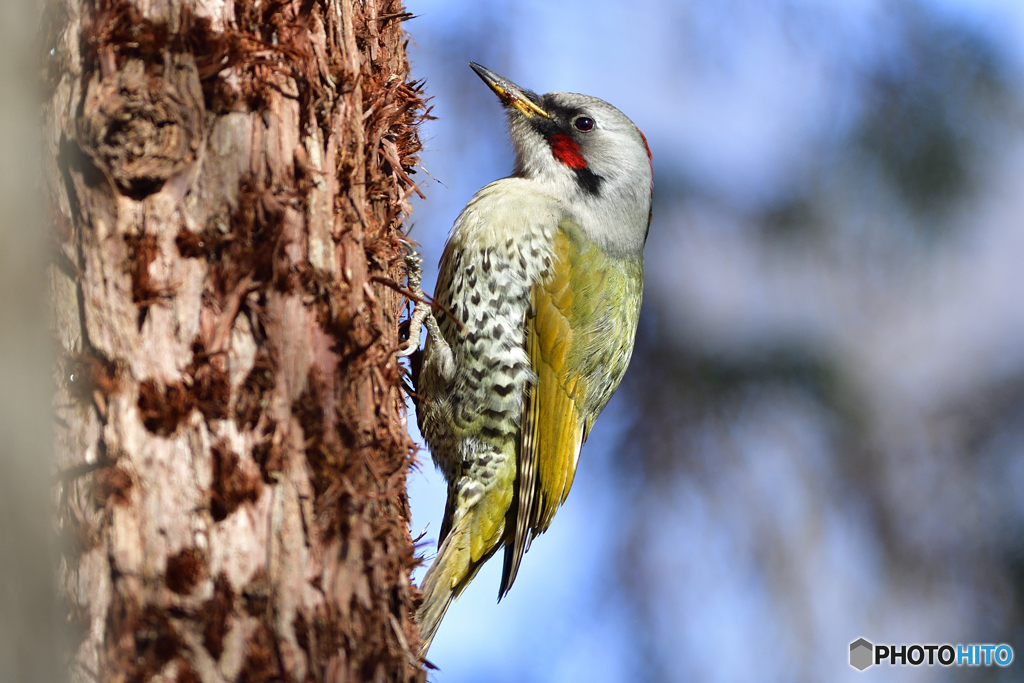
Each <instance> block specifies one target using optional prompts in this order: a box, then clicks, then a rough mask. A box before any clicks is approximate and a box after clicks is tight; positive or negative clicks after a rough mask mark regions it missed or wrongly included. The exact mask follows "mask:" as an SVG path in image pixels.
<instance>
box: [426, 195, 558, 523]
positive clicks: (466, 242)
mask: <svg viewBox="0 0 1024 683" xmlns="http://www.w3.org/2000/svg"><path fill="white" fill-rule="evenodd" d="M563 216H564V211H563V210H561V209H560V208H559V204H558V203H557V202H556V201H555V200H554V199H552V198H550V197H548V196H546V195H543V194H540V193H538V192H537V191H536V189H535V185H534V184H533V183H530V182H528V181H526V180H523V179H520V178H505V179H503V180H498V181H496V182H494V183H491V184H490V185H488V186H487V187H485V188H483V189H482V190H480V192H478V193H477V195H476V196H475V197H474V199H473V200H472V201H471V202H470V203H469V204H468V205H467V206H466V208H465V209H464V210H463V212H462V214H461V215H460V216H459V218H458V220H456V222H455V226H454V228H453V230H452V235H451V238H450V239H449V241H448V246H447V248H446V249H445V253H444V256H443V257H442V259H441V266H440V267H441V270H440V274H439V277H438V283H437V289H436V296H437V303H438V304H440V305H441V306H443V307H444V308H445V309H447V310H448V311H449V312H451V314H452V315H453V316H454V317H455V319H457V320H458V321H459V322H460V323H461V324H462V326H464V328H465V330H463V329H461V328H460V326H459V324H458V323H456V322H455V321H454V320H452V319H451V318H450V317H449V316H448V315H446V314H444V313H442V312H440V310H438V309H435V315H436V317H437V319H438V322H439V324H440V328H441V333H442V335H443V336H444V338H445V340H446V341H447V342H448V345H449V347H450V353H451V357H450V358H442V356H444V355H447V350H439V349H437V348H435V347H436V345H435V344H433V343H432V342H431V340H430V339H429V337H428V341H427V346H426V348H425V349H424V363H423V371H422V372H423V375H422V378H421V380H420V382H419V385H420V386H422V387H423V388H424V392H423V395H422V396H421V401H420V406H421V410H420V412H419V421H420V429H421V431H422V432H423V435H424V437H426V439H427V442H428V443H430V444H431V454H432V456H433V459H434V462H435V463H436V464H437V466H438V467H439V468H440V469H441V470H442V472H443V473H444V476H445V479H446V480H447V481H448V482H449V483H450V485H451V486H452V488H453V489H454V490H455V491H457V492H458V494H459V497H460V498H462V501H461V503H460V504H459V507H460V508H461V507H462V506H463V505H465V506H466V507H467V508H468V507H472V505H474V504H475V503H476V502H477V501H478V500H479V499H480V498H481V497H482V496H483V494H484V492H485V491H486V490H487V489H488V488H490V487H491V485H493V484H494V481H495V476H496V475H497V474H498V473H499V471H500V470H502V469H504V468H508V467H510V466H511V467H513V468H514V466H515V463H514V459H515V453H516V442H517V440H518V434H519V425H520V420H521V415H522V404H523V392H524V390H525V388H526V385H527V383H528V382H532V381H535V377H534V374H533V371H532V370H531V368H530V360H529V357H528V356H527V353H526V349H525V344H526V339H525V329H524V321H525V319H526V314H527V312H528V310H529V307H530V288H531V287H532V285H533V284H534V283H535V282H538V281H541V280H543V279H544V278H546V277H547V276H548V274H549V272H550V269H551V265H552V258H553V254H552V251H551V245H552V243H553V234H554V231H555V229H556V228H557V225H558V223H559V221H560V220H561V219H562V217H563ZM441 368H444V371H442V372H441V374H450V376H449V377H437V376H436V374H437V373H438V371H439V370H440V369H441ZM431 373H434V374H435V376H433V377H432V376H430V375H431ZM437 380H440V381H437ZM513 472H514V470H513ZM465 509H466V508H463V511H465ZM457 522H458V519H457V518H456V519H452V520H450V523H451V524H455V523H457ZM445 531H446V530H442V536H443V535H444V533H445Z"/></svg>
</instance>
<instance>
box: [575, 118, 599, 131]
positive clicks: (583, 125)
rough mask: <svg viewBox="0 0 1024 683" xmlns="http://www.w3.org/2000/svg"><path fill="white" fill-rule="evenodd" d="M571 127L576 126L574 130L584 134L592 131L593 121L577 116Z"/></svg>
mask: <svg viewBox="0 0 1024 683" xmlns="http://www.w3.org/2000/svg"><path fill="white" fill-rule="evenodd" d="M572 125H574V126H576V130H578V131H581V132H584V133H586V132H587V131H590V130H593V129H594V119H592V118H590V117H589V116H578V117H576V120H575V121H573V122H572Z"/></svg>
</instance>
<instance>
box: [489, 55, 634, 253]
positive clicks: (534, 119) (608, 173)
mask: <svg viewBox="0 0 1024 683" xmlns="http://www.w3.org/2000/svg"><path fill="white" fill-rule="evenodd" d="M470 66H471V67H472V68H473V70H474V71H475V72H476V73H477V75H478V76H480V78H482V79H483V81H484V82H485V83H486V84H487V85H488V86H490V88H491V90H493V91H494V92H495V94H497V95H498V97H499V99H501V101H502V103H503V104H504V105H505V108H506V110H507V111H508V119H509V130H510V132H511V136H512V144H513V145H514V146H515V151H516V164H515V170H514V172H513V175H515V176H519V177H523V178H528V179H530V180H534V181H536V182H538V183H539V184H540V185H541V187H542V188H543V191H545V192H547V193H549V194H551V195H552V196H554V197H555V198H557V199H559V200H561V201H562V202H563V204H565V205H566V207H567V208H569V209H570V210H571V211H572V212H573V213H574V214H575V216H574V217H575V219H576V220H577V222H579V224H580V225H581V227H582V228H583V229H584V230H585V231H586V232H587V233H588V234H590V236H591V238H592V239H595V240H597V241H598V242H600V243H601V244H602V245H603V246H604V247H605V248H606V249H608V250H609V251H612V252H622V253H639V252H642V251H643V245H644V242H645V241H646V238H647V229H648V226H649V224H650V216H651V192H652V189H653V171H652V166H651V151H650V148H649V147H648V146H647V139H646V138H645V137H644V134H643V133H641V132H640V129H639V128H637V127H636V125H635V124H634V123H633V122H632V121H630V120H629V118H628V117H627V116H626V115H625V114H623V113H622V112H621V111H619V110H618V109H616V108H615V107H613V106H612V105H610V104H608V103H607V102H605V101H604V100H600V99H598V98H596V97H590V96H589V95H578V94H576V93H564V92H551V93H547V94H546V95H537V94H536V93H534V92H532V91H530V90H526V89H525V88H520V87H519V86H517V85H516V84H515V83H513V82H512V81H510V80H508V79H507V78H505V77H503V76H499V75H498V74H496V73H494V72H493V71H491V70H489V69H486V68H484V67H482V66H480V65H479V64H475V63H473V62H470Z"/></svg>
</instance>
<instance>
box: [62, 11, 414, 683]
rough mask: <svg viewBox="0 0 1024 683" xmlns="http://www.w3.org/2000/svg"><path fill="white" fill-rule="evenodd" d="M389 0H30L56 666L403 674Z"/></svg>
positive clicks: (138, 671) (404, 154)
mask: <svg viewBox="0 0 1024 683" xmlns="http://www.w3.org/2000/svg"><path fill="white" fill-rule="evenodd" d="M407 16H408V15H407V14H405V13H404V11H403V9H402V7H401V5H400V2H398V1H397V0H308V1H300V0H273V1H268V0H264V1H263V2H241V1H239V2H235V3H223V2H219V1H215V0H168V1H163V0H158V1H151V0H56V2H55V3H54V4H53V5H52V6H51V7H50V8H49V11H48V14H47V18H46V22H45V26H44V29H45V30H44V33H45V34H46V40H47V41H48V43H47V53H48V54H49V56H48V58H47V59H48V62H47V69H46V73H45V77H46V79H47V86H48V92H47V98H48V99H47V106H46V108H45V120H44V126H45V134H46V143H47V145H48V151H49V154H48V155H47V156H48V158H47V159H46V163H47V164H48V167H47V169H46V173H47V177H48V181H49V185H48V187H49V190H50V192H51V202H50V203H51V223H52V225H53V226H54V234H55V242H56V244H55V250H54V251H55V265H54V266H53V267H52V268H51V277H50V286H51V289H52V298H53V302H54V307H53V309H54V329H55V330H56V334H57V337H58V341H59V348H60V351H61V354H62V355H61V358H60V359H59V361H58V364H57V371H56V379H57V389H56V398H55V403H56V410H57V416H58V433H57V458H58V467H59V471H60V480H59V486H58V492H57V493H58V499H59V500H58V503H59V507H58V511H59V525H60V529H61V531H62V533H63V535H64V541H65V550H64V555H63V561H62V567H61V570H62V573H61V581H62V594H63V598H64V599H65V600H66V604H67V609H68V619H69V623H71V624H72V627H73V629H74V633H73V634H72V636H71V646H72V662H71V667H72V669H71V673H72V679H73V680H78V681H94V680H97V679H99V680H104V681H108V680H109V681H144V680H176V681H266V680H295V681H306V680H314V681H325V680H326V681H371V680H372V681H407V680H408V681H411V680H422V679H423V671H422V668H421V665H420V664H419V663H418V662H417V661H416V658H415V656H414V654H413V653H415V652H416V649H417V646H418V633H417V631H416V628H415V625H414V624H413V623H412V622H411V620H410V616H409V615H410V613H411V609H412V608H413V606H414V600H415V599H416V590H415V587H414V586H413V585H412V583H411V582H410V578H409V572H410V570H411V568H412V567H413V566H414V565H415V563H416V558H415V553H414V548H413V544H412V542H411V539H410V537H409V533H408V525H407V522H408V518H409V510H408V505H407V501H406V497H405V477H406V471H407V468H408V466H409V464H410V462H411V458H412V450H413V449H412V444H411V442H410V440H409V437H408V434H407V432H406V429H405V418H406V416H405V412H404V406H403V400H402V395H401V391H400V384H401V370H400V368H399V366H398V364H397V362H396V359H395V356H394V351H395V349H396V347H397V344H398V341H399V339H398V329H397V327H398V326H397V321H398V317H399V314H400V311H401V307H402V298H401V295H400V294H398V293H397V292H396V291H395V288H394V286H393V281H394V280H397V279H399V278H400V276H401V254H402V248H401V244H400V236H399V233H398V229H399V227H400V220H401V217H402V215H403V212H404V211H405V210H406V209H407V208H408V207H407V203H406V200H407V198H408V195H409V193H410V192H411V191H414V189H415V187H414V185H413V184H412V181H411V180H410V179H409V175H408V174H409V173H411V172H412V166H413V164H414V162H415V154H416V152H417V151H418V149H419V143H418V139H417V137H416V130H415V125H416V124H417V123H418V118H419V117H422V116H423V115H424V113H423V102H422V100H421V99H420V97H419V94H418V88H417V86H416V84H413V83H410V82H409V81H408V64H407V61H406V58H405V52H404V44H403V36H402V30H401V22H402V20H404V19H405V18H407ZM50 47H52V48H53V49H52V51H51V50H50V49H49V48H50ZM388 285H390V286H388Z"/></svg>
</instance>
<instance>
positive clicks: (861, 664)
mask: <svg viewBox="0 0 1024 683" xmlns="http://www.w3.org/2000/svg"><path fill="white" fill-rule="evenodd" d="M874 650H875V646H874V645H872V644H871V643H869V642H868V641H867V640H865V639H864V638H858V639H857V640H855V641H853V642H852V643H850V666H852V667H853V668H854V669H856V670H857V671H863V670H864V669H866V668H868V667H869V666H871V665H872V664H874V662H873V661H872V660H873V659H874V657H873V656H872V655H873V654H874Z"/></svg>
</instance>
